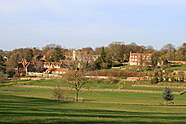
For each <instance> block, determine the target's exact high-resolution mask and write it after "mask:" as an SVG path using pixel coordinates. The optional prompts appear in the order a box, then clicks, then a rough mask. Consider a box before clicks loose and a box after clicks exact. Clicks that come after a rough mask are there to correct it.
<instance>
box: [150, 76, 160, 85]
mask: <svg viewBox="0 0 186 124" xmlns="http://www.w3.org/2000/svg"><path fill="white" fill-rule="evenodd" d="M157 83H159V80H158V78H157V77H153V78H152V79H151V84H157Z"/></svg>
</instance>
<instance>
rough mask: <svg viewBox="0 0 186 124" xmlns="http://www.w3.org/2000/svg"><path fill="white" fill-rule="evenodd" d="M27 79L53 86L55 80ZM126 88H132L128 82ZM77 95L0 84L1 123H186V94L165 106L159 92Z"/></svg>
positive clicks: (86, 92) (101, 92) (31, 82)
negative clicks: (57, 96)
mask: <svg viewBox="0 0 186 124" xmlns="http://www.w3.org/2000/svg"><path fill="white" fill-rule="evenodd" d="M26 83H28V84H29V85H41V86H55V85H56V84H58V81H56V80H46V81H26V82H25V84H26ZM108 85H110V86H112V85H114V84H108ZM62 86H64V87H66V86H67V84H65V83H64V84H62ZM86 87H89V88H94V87H100V88H104V87H106V82H105V84H101V85H99V84H87V86H86ZM106 88H108V87H106ZM115 88H116V87H115ZM126 88H127V87H126ZM128 88H131V89H132V87H129V86H128ZM134 89H138V88H134ZM141 89H142V88H141ZM156 89H157V90H158V91H161V89H159V88H149V89H148V88H144V89H143V90H156ZM175 90H176V89H175ZM177 90H178V89H177ZM64 95H65V96H68V97H74V91H71V90H64ZM80 98H81V99H82V100H81V101H80V102H73V101H63V100H62V101H56V100H55V99H54V97H53V90H52V89H44V88H21V87H17V86H8V87H0V123H2V124H8V123H14V124H16V123H17V124H18V123H26V124H27V123H59V124H63V123H64V124H66V123H67V124H68V123H69V124H94V123H110V124H123V123H134V124H139V123H141V124H144V123H174V124H179V123H181V124H184V123H186V94H185V95H175V100H174V103H175V104H173V105H168V106H167V105H162V103H163V102H164V101H163V100H162V98H161V94H145V93H126V92H108V91H100V92H98V91H81V93H80Z"/></svg>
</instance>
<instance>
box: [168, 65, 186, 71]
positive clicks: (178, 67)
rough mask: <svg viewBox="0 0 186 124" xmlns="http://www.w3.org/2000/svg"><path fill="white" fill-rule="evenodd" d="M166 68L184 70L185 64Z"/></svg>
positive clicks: (185, 68) (185, 69)
mask: <svg viewBox="0 0 186 124" xmlns="http://www.w3.org/2000/svg"><path fill="white" fill-rule="evenodd" d="M167 70H171V71H186V65H175V66H173V67H169V68H167Z"/></svg>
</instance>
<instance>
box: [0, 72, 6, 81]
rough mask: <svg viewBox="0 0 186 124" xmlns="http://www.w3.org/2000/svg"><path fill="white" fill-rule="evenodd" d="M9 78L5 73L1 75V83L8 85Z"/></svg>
mask: <svg viewBox="0 0 186 124" xmlns="http://www.w3.org/2000/svg"><path fill="white" fill-rule="evenodd" d="M6 80H7V76H6V75H5V74H3V73H0V83H6Z"/></svg>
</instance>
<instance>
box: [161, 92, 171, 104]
mask: <svg viewBox="0 0 186 124" xmlns="http://www.w3.org/2000/svg"><path fill="white" fill-rule="evenodd" d="M162 98H163V99H164V100H165V101H166V104H167V103H168V102H169V101H172V100H174V95H173V94H172V91H171V89H170V88H165V89H164V91H163V94H162Z"/></svg>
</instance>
